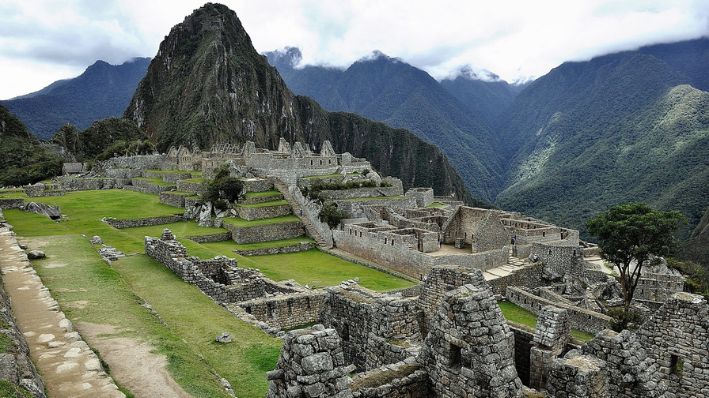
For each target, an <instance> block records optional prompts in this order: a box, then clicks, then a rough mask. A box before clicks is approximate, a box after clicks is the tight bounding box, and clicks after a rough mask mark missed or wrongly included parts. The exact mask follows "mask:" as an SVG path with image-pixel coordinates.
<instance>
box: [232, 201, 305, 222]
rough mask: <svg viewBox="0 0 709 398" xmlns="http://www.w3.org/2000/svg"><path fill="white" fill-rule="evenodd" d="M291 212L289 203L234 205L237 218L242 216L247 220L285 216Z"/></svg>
mask: <svg viewBox="0 0 709 398" xmlns="http://www.w3.org/2000/svg"><path fill="white" fill-rule="evenodd" d="M291 212H292V210H291V207H290V205H289V204H284V205H275V206H259V207H248V206H237V207H236V214H237V215H238V216H239V218H243V219H244V220H248V221H253V220H261V219H264V218H274V217H280V216H287V215H288V214H291Z"/></svg>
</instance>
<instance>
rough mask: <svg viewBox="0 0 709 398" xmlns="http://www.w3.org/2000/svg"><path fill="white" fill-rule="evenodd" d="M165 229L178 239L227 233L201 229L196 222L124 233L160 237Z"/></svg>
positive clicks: (205, 228)
mask: <svg viewBox="0 0 709 398" xmlns="http://www.w3.org/2000/svg"><path fill="white" fill-rule="evenodd" d="M165 228H168V229H169V230H171V231H172V233H173V234H174V235H175V237H177V238H178V239H180V238H187V237H189V236H203V235H214V234H221V233H225V232H227V230H226V229H224V228H212V227H200V226H199V225H198V224H197V222H195V221H182V222H176V223H171V224H164V225H153V226H149V227H136V228H126V229H123V230H122V231H124V232H126V233H129V234H131V235H133V236H135V237H138V236H160V235H162V231H163V230H164V229H165Z"/></svg>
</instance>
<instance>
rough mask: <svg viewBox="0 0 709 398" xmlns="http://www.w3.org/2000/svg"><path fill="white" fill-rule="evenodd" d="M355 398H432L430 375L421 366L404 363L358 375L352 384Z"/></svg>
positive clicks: (409, 362) (408, 362)
mask: <svg viewBox="0 0 709 398" xmlns="http://www.w3.org/2000/svg"><path fill="white" fill-rule="evenodd" d="M350 387H351V389H352V394H353V396H354V397H355V398H430V397H432V396H433V391H432V390H431V383H430V381H429V379H428V374H427V373H426V371H425V370H424V369H422V368H421V366H420V365H418V364H416V363H412V362H411V361H402V362H398V363H395V364H392V365H387V366H384V367H381V368H377V369H372V370H370V371H367V372H362V373H359V374H357V375H356V376H354V377H353V378H352V383H351V384H350Z"/></svg>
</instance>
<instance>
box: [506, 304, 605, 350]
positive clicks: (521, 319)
mask: <svg viewBox="0 0 709 398" xmlns="http://www.w3.org/2000/svg"><path fill="white" fill-rule="evenodd" d="M498 305H499V306H500V310H502V315H504V316H505V319H507V320H508V321H510V322H514V323H517V324H520V325H523V326H527V327H528V328H529V329H531V330H534V328H536V327H537V315H536V314H534V313H533V312H531V311H528V310H526V309H524V308H522V307H520V306H518V305H517V304H514V303H510V302H509V301H500V302H498ZM571 337H573V338H575V339H576V340H579V341H580V342H582V343H585V342H587V341H589V340H591V339H592V338H593V337H594V335H593V334H591V333H588V332H584V331H582V330H576V329H572V330H571Z"/></svg>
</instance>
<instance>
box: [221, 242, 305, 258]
mask: <svg viewBox="0 0 709 398" xmlns="http://www.w3.org/2000/svg"><path fill="white" fill-rule="evenodd" d="M315 247H316V245H315V242H303V243H298V244H297V245H291V246H284V247H264V248H261V249H234V252H235V253H237V254H240V255H242V256H266V255H272V254H284V253H300V252H304V251H307V250H311V249H315Z"/></svg>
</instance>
